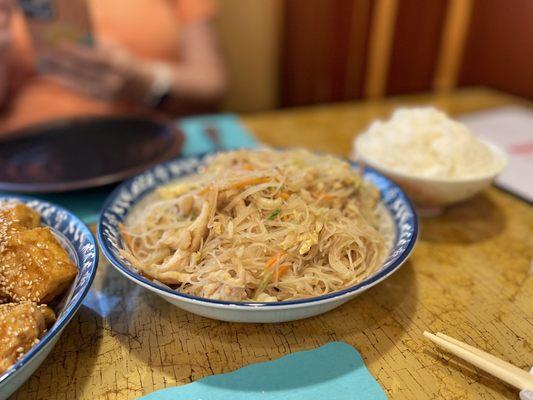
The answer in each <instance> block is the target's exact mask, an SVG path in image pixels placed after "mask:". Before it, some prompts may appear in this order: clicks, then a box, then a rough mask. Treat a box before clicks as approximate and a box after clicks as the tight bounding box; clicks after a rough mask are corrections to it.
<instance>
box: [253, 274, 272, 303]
mask: <svg viewBox="0 0 533 400" xmlns="http://www.w3.org/2000/svg"><path fill="white" fill-rule="evenodd" d="M270 279H272V271H268V272H266V273H265V275H264V276H263V279H261V282H259V285H257V289H256V290H255V294H254V299H256V300H257V296H259V295H260V294H261V293H263V292H264V291H265V289H266V288H267V286H268V284H269V283H270Z"/></svg>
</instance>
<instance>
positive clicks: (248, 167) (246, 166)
mask: <svg viewBox="0 0 533 400" xmlns="http://www.w3.org/2000/svg"><path fill="white" fill-rule="evenodd" d="M242 169H244V170H245V171H253V170H254V167H253V165H252V164H250V163H246V164H243V166H242Z"/></svg>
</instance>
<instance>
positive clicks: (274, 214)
mask: <svg viewBox="0 0 533 400" xmlns="http://www.w3.org/2000/svg"><path fill="white" fill-rule="evenodd" d="M280 212H281V208H276V209H275V210H274V211H273V212H272V214H270V215H269V216H268V217H267V219H268V220H269V221H274V219H275V218H276V217H277V216H278V215H279V213H280Z"/></svg>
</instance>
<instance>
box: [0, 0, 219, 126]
mask: <svg viewBox="0 0 533 400" xmlns="http://www.w3.org/2000/svg"><path fill="white" fill-rule="evenodd" d="M86 1H87V5H88V8H89V14H90V17H91V23H92V29H93V35H94V39H95V45H94V46H92V47H89V46H84V45H80V44H74V43H72V42H70V43H66V42H64V43H61V44H60V45H58V46H56V47H54V48H49V49H47V50H45V51H40V52H39V55H38V60H39V64H40V65H45V66H46V70H45V73H39V72H38V71H37V68H36V63H37V61H36V60H37V55H36V53H37V52H36V50H35V49H34V48H33V45H32V41H31V39H30V35H29V33H28V26H27V22H26V21H25V18H24V16H23V14H22V12H21V10H20V9H19V8H18V7H17V5H16V3H15V2H14V1H13V0H0V131H6V130H13V129H17V128H20V127H23V126H26V125H28V124H34V123H39V122H44V121H48V120H53V119H59V118H69V117H76V116H82V115H83V116H86V115H110V114H118V113H132V112H143V111H146V110H150V109H152V110H153V109H158V110H162V111H164V112H167V113H170V114H172V115H183V114H188V113H196V112H205V111H207V110H210V109H212V108H213V106H214V105H215V104H216V103H217V102H218V101H219V99H220V98H221V96H222V95H223V93H224V91H225V87H226V75H225V71H224V64H223V60H222V57H221V55H220V52H219V50H218V47H217V43H216V36H215V34H214V32H213V30H212V27H211V25H210V21H211V19H212V17H213V16H214V12H215V9H214V7H213V4H212V3H211V2H210V1H209V0H127V1H126V0H86Z"/></svg>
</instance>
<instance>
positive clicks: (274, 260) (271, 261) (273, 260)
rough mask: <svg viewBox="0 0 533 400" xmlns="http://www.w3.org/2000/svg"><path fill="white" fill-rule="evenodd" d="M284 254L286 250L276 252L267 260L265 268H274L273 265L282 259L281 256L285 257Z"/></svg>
mask: <svg viewBox="0 0 533 400" xmlns="http://www.w3.org/2000/svg"><path fill="white" fill-rule="evenodd" d="M284 254H285V253H284V252H282V251H280V252H279V253H278V254H276V255H275V256H273V257H271V258H270V259H269V260H268V261H267V262H266V264H265V269H269V268H272V266H273V265H274V264H276V263H277V262H278V261H279V259H280V258H281V257H283V255H284Z"/></svg>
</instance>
